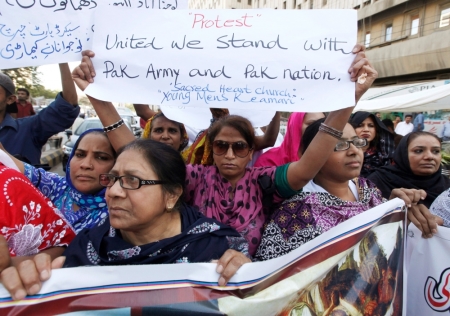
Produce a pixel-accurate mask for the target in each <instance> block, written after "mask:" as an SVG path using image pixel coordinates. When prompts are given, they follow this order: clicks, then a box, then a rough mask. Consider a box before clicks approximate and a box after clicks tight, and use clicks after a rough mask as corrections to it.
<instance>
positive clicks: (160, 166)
mask: <svg viewBox="0 0 450 316" xmlns="http://www.w3.org/2000/svg"><path fill="white" fill-rule="evenodd" d="M127 150H136V151H138V152H140V153H142V156H143V157H144V158H145V159H146V161H147V162H148V164H149V165H150V166H151V168H152V170H153V171H154V172H155V173H156V176H157V177H158V179H152V180H161V181H164V184H162V189H163V192H165V193H169V194H176V193H177V189H179V188H181V189H182V190H183V189H184V184H185V181H186V165H185V164H184V161H183V158H181V155H180V153H179V152H178V151H176V150H175V149H174V148H172V147H171V146H167V145H166V144H164V143H160V142H157V141H154V140H151V139H136V140H134V141H132V142H131V143H129V144H128V145H126V146H124V147H123V148H121V149H120V150H119V152H118V156H120V154H122V153H123V152H125V151H127ZM181 200H182V198H179V199H178V201H177V203H176V204H175V206H176V207H177V206H178V205H179V204H180V203H181Z"/></svg>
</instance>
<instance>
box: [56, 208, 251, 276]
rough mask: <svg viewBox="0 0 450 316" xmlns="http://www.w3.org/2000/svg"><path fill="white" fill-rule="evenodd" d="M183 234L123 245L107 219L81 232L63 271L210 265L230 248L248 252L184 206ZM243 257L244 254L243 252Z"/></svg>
mask: <svg viewBox="0 0 450 316" xmlns="http://www.w3.org/2000/svg"><path fill="white" fill-rule="evenodd" d="M180 214H181V226H182V232H181V234H179V235H176V236H173V237H170V238H166V239H162V240H160V241H157V242H153V243H149V244H146V245H142V246H133V245H132V244H130V243H128V242H127V241H125V240H124V239H123V238H122V236H121V234H120V230H116V229H114V228H113V227H111V225H110V222H109V218H108V217H107V218H105V220H104V222H103V223H100V224H99V226H97V227H94V228H92V229H83V230H82V231H81V232H80V233H79V234H78V235H77V236H76V237H75V239H74V240H73V241H72V242H71V243H70V245H69V247H67V249H66V250H65V252H64V254H63V255H64V256H66V261H65V262H64V267H65V268H67V267H79V266H88V265H100V266H105V265H130V264H158V263H187V262H210V261H211V260H214V259H219V258H220V257H221V256H222V255H223V253H224V252H225V251H226V250H227V249H229V248H230V247H231V248H234V249H236V248H237V249H236V250H238V249H239V250H246V248H247V249H248V244H247V243H246V241H245V239H244V238H243V237H242V236H241V235H240V234H239V233H238V232H237V231H235V230H234V229H232V228H230V227H228V226H226V225H224V224H221V223H220V222H218V221H216V220H214V219H212V218H208V217H205V216H204V215H202V214H200V212H199V211H198V210H197V209H196V208H194V207H192V206H188V205H186V204H184V203H183V204H182V205H181V207H180ZM244 253H245V251H244Z"/></svg>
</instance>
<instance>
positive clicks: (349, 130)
mask: <svg viewBox="0 0 450 316" xmlns="http://www.w3.org/2000/svg"><path fill="white" fill-rule="evenodd" d="M355 136H357V135H356V132H355V129H354V128H353V126H352V125H351V124H349V123H347V124H345V127H344V130H343V133H342V138H353V137H355Z"/></svg>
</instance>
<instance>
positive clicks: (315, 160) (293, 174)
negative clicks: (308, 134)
mask: <svg viewBox="0 0 450 316" xmlns="http://www.w3.org/2000/svg"><path fill="white" fill-rule="evenodd" d="M353 53H354V54H356V56H355V59H354V60H353V63H352V65H351V66H350V69H349V70H348V72H349V74H350V80H351V81H353V82H355V85H356V88H355V105H356V103H357V102H358V101H359V99H360V98H361V96H362V95H363V94H364V93H365V92H366V91H367V90H368V89H369V88H370V86H371V85H372V83H373V82H374V81H375V79H376V78H377V76H378V73H377V72H376V70H375V69H373V68H372V65H371V64H370V62H369V61H368V60H367V58H366V54H365V52H364V47H363V46H362V45H359V44H357V45H356V46H355V47H354V48H353ZM359 78H360V79H359ZM358 81H359V82H358ZM355 105H353V106H351V107H348V108H345V109H341V110H338V111H333V112H331V113H330V114H329V115H328V116H327V118H326V120H325V122H324V124H325V125H326V126H328V127H329V128H331V129H334V130H337V131H342V130H343V129H344V127H345V124H347V122H348V119H349V118H350V115H351V113H352V111H353V108H354V106H355ZM337 141H338V139H337V138H336V137H334V136H332V135H331V134H329V133H325V132H321V133H317V135H316V137H314V139H313V141H312V142H311V145H310V146H308V149H307V150H306V151H305V153H304V154H303V155H302V159H300V160H298V161H296V162H293V163H291V164H290V166H289V169H288V172H287V179H288V182H289V185H290V187H291V188H292V189H293V190H296V191H298V190H300V189H301V188H303V187H304V186H305V185H306V184H307V183H308V182H309V181H310V180H311V179H314V177H315V176H316V174H317V173H318V172H319V170H320V169H321V168H322V167H323V165H324V164H325V162H326V161H327V160H328V157H329V156H330V155H331V153H332V152H333V150H334V147H335V146H336V143H337Z"/></svg>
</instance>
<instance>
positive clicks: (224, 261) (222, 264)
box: [216, 249, 252, 286]
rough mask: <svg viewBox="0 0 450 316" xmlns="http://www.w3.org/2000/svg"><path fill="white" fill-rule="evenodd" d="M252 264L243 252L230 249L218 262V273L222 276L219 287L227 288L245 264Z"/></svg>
mask: <svg viewBox="0 0 450 316" xmlns="http://www.w3.org/2000/svg"><path fill="white" fill-rule="evenodd" d="M248 262H252V261H251V260H250V259H249V258H248V257H246V256H245V255H244V254H243V253H242V252H239V251H236V250H233V249H228V250H227V251H225V253H224V254H223V255H222V257H220V259H219V261H218V262H217V268H216V272H217V273H219V274H220V278H219V285H220V286H225V285H227V283H228V281H229V280H230V279H231V277H232V276H233V275H234V274H235V273H236V271H237V270H239V268H240V267H241V266H242V265H243V264H244V263H248Z"/></svg>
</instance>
